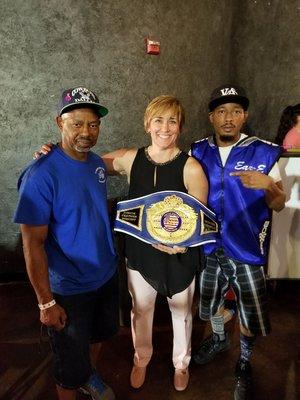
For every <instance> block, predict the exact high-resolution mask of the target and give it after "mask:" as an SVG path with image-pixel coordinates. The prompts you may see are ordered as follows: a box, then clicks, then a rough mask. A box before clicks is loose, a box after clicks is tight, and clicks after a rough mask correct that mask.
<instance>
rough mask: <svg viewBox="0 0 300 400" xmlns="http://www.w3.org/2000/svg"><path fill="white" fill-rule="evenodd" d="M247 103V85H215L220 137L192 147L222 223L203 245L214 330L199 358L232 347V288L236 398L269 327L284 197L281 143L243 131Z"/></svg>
mask: <svg viewBox="0 0 300 400" xmlns="http://www.w3.org/2000/svg"><path fill="white" fill-rule="evenodd" d="M248 105H249V100H248V98H247V96H246V93H245V91H244V89H243V88H241V87H239V86H235V85H222V86H220V87H218V88H216V89H215V90H214V91H213V92H212V95H211V99H210V102H209V118H210V122H211V124H212V125H213V128H214V135H213V136H210V137H208V138H205V139H202V140H200V141H198V142H196V143H193V144H192V147H191V155H192V156H194V157H195V158H196V159H197V160H198V161H199V162H200V163H201V165H202V167H203V169H204V171H205V173H206V175H207V178H208V181H209V195H208V206H209V207H210V208H211V209H212V210H213V211H214V212H215V213H216V215H217V219H218V222H219V226H220V235H219V239H218V240H217V241H216V243H213V244H208V245H205V246H204V252H205V255H206V265H205V268H204V270H203V272H202V274H201V277H200V317H201V318H202V319H204V320H211V323H212V328H213V335H212V336H210V337H209V338H208V339H207V340H205V341H204V343H203V344H202V345H201V346H200V348H199V349H198V351H197V352H196V353H195V354H194V357H193V358H194V361H195V362H196V363H198V364H205V363H207V362H209V361H211V360H212V359H213V358H214V357H215V355H216V354H217V353H219V352H221V351H225V350H227V349H228V348H229V341H228V337H227V335H226V333H225V331H224V315H223V314H222V309H223V304H224V295H225V293H226V291H227V290H228V289H229V288H230V287H231V288H232V290H233V291H234V293H235V296H236V301H237V307H238V310H239V319H240V328H241V336H240V358H239V360H238V363H237V365H236V378H237V381H236V387H235V392H234V399H235V400H246V399H250V398H252V397H251V366H250V357H251V354H252V350H253V346H254V341H255V337H256V335H259V334H262V335H266V334H267V333H268V332H269V330H270V326H269V320H268V316H267V310H266V303H267V301H266V286H265V277H264V266H265V264H266V260H267V259H266V256H267V251H268V244H269V237H270V218H271V210H275V211H280V210H281V209H282V208H283V207H284V203H285V194H284V191H283V188H282V183H281V178H280V174H279V169H278V165H277V159H278V158H279V156H280V148H279V147H278V146H276V145H273V144H271V143H267V142H265V141H263V140H260V139H258V138H256V137H248V136H247V135H245V134H243V133H241V129H242V126H243V124H244V123H245V122H246V119H247V117H248V111H247V110H248Z"/></svg>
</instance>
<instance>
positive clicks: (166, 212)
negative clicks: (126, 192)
mask: <svg viewBox="0 0 300 400" xmlns="http://www.w3.org/2000/svg"><path fill="white" fill-rule="evenodd" d="M114 230H115V231H118V232H124V233H126V234H128V235H131V236H134V237H136V238H137V239H140V240H142V241H143V242H146V243H163V244H165V245H168V246H173V245H176V246H182V247H194V246H199V245H202V244H205V243H210V242H215V241H216V235H217V232H218V224H217V222H216V215H215V214H214V213H213V212H212V211H211V210H209V209H208V208H207V207H206V206H205V205H203V204H202V203H201V202H200V201H199V200H197V199H196V198H195V197H193V196H191V195H189V194H186V193H183V192H178V191H171V190H164V191H162V192H156V193H152V194H149V195H147V196H143V197H138V198H136V199H132V200H125V201H120V202H118V204H117V216H116V220H115V226H114Z"/></svg>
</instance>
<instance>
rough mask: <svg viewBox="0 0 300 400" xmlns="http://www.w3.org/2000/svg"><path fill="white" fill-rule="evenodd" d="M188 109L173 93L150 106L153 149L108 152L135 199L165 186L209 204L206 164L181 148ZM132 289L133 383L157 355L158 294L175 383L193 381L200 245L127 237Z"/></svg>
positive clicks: (148, 118) (109, 160) (147, 120)
mask: <svg viewBox="0 0 300 400" xmlns="http://www.w3.org/2000/svg"><path fill="white" fill-rule="evenodd" d="M183 123H184V110H183V108H182V106H181V104H180V103H179V101H178V100H177V99H176V98H174V97H172V96H159V97H157V98H155V99H154V100H152V101H151V102H150V104H149V105H148V107H147V109H146V112H145V116H144V126H145V130H146V133H147V134H149V136H150V137H151V145H150V146H149V147H145V148H141V149H139V150H137V149H129V150H127V149H121V150H117V151H115V152H113V153H110V154H107V155H105V156H103V160H104V161H105V162H106V165H107V167H108V170H109V172H111V173H112V172H114V173H116V172H117V173H121V174H126V175H127V177H128V180H129V184H130V186H129V198H136V197H140V196H144V195H147V194H150V193H154V192H158V191H162V190H178V191H182V192H186V193H189V194H191V195H192V196H194V197H196V198H197V199H198V200H200V201H201V202H202V203H204V204H206V201H207V192H208V184H207V180H206V176H205V174H204V172H203V170H202V167H201V166H200V164H199V163H198V162H197V161H196V160H195V159H194V158H192V157H189V156H188V155H187V154H186V153H184V152H183V151H181V150H180V149H179V148H178V146H177V141H178V137H179V134H180V131H181V128H182V126H183ZM125 243H126V245H125V254H126V258H127V273H128V287H129V291H130V294H131V296H132V304H133V306H132V312H131V328H132V336H133V344H134V348H135V354H134V366H133V369H132V372H131V376H130V381H131V385H132V386H133V387H134V388H139V387H141V386H142V384H143V383H144V380H145V374H146V367H147V364H148V363H149V361H150V359H151V356H152V324H153V313H154V306H155V299H156V296H157V293H160V294H163V295H165V296H167V299H168V303H169V308H170V311H171V316H172V324H173V331H174V340H173V364H174V368H175V374H174V386H175V388H176V389H177V390H184V389H185V388H186V387H187V385H188V380H189V372H188V365H189V362H190V358H191V333H192V312H191V306H192V300H193V294H194V286H195V273H196V270H197V268H198V267H199V249H198V248H188V249H185V248H181V247H176V246H175V247H168V246H164V245H162V244H157V245H150V244H147V243H144V242H142V241H140V240H138V239H136V238H134V237H132V236H129V235H126V241H125Z"/></svg>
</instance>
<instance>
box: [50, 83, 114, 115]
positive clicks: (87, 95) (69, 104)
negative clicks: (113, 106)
mask: <svg viewBox="0 0 300 400" xmlns="http://www.w3.org/2000/svg"><path fill="white" fill-rule="evenodd" d="M85 106H88V107H89V108H93V109H95V110H96V111H97V113H98V115H99V117H104V116H105V115H106V114H107V113H108V109H107V108H105V107H103V106H101V104H100V103H99V98H98V96H97V95H96V94H95V93H94V92H92V91H91V90H89V89H87V88H85V87H82V86H79V87H75V88H71V89H66V90H64V91H63V92H62V94H61V97H60V100H59V103H58V107H57V111H58V116H59V117H60V116H61V115H62V114H63V113H65V112H67V111H71V110H73V109H75V108H82V107H85Z"/></svg>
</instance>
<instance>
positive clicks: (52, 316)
mask: <svg viewBox="0 0 300 400" xmlns="http://www.w3.org/2000/svg"><path fill="white" fill-rule="evenodd" d="M21 233H22V238H23V251H24V257H25V262H26V269H27V273H28V276H29V279H30V282H31V284H32V286H33V288H34V291H35V293H36V297H37V300H38V303H39V304H46V303H49V302H50V301H51V300H53V295H52V292H51V289H50V284H49V275H48V262H47V255H46V252H45V249H44V243H45V240H46V237H47V233H48V225H42V226H32V225H25V224H21ZM40 320H41V322H42V323H43V324H45V325H47V326H51V327H53V328H55V329H57V330H60V329H63V328H64V326H65V323H66V320H67V316H66V313H65V311H64V309H63V308H62V307H60V306H59V305H58V304H55V305H53V306H52V307H49V308H46V309H45V310H40Z"/></svg>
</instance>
